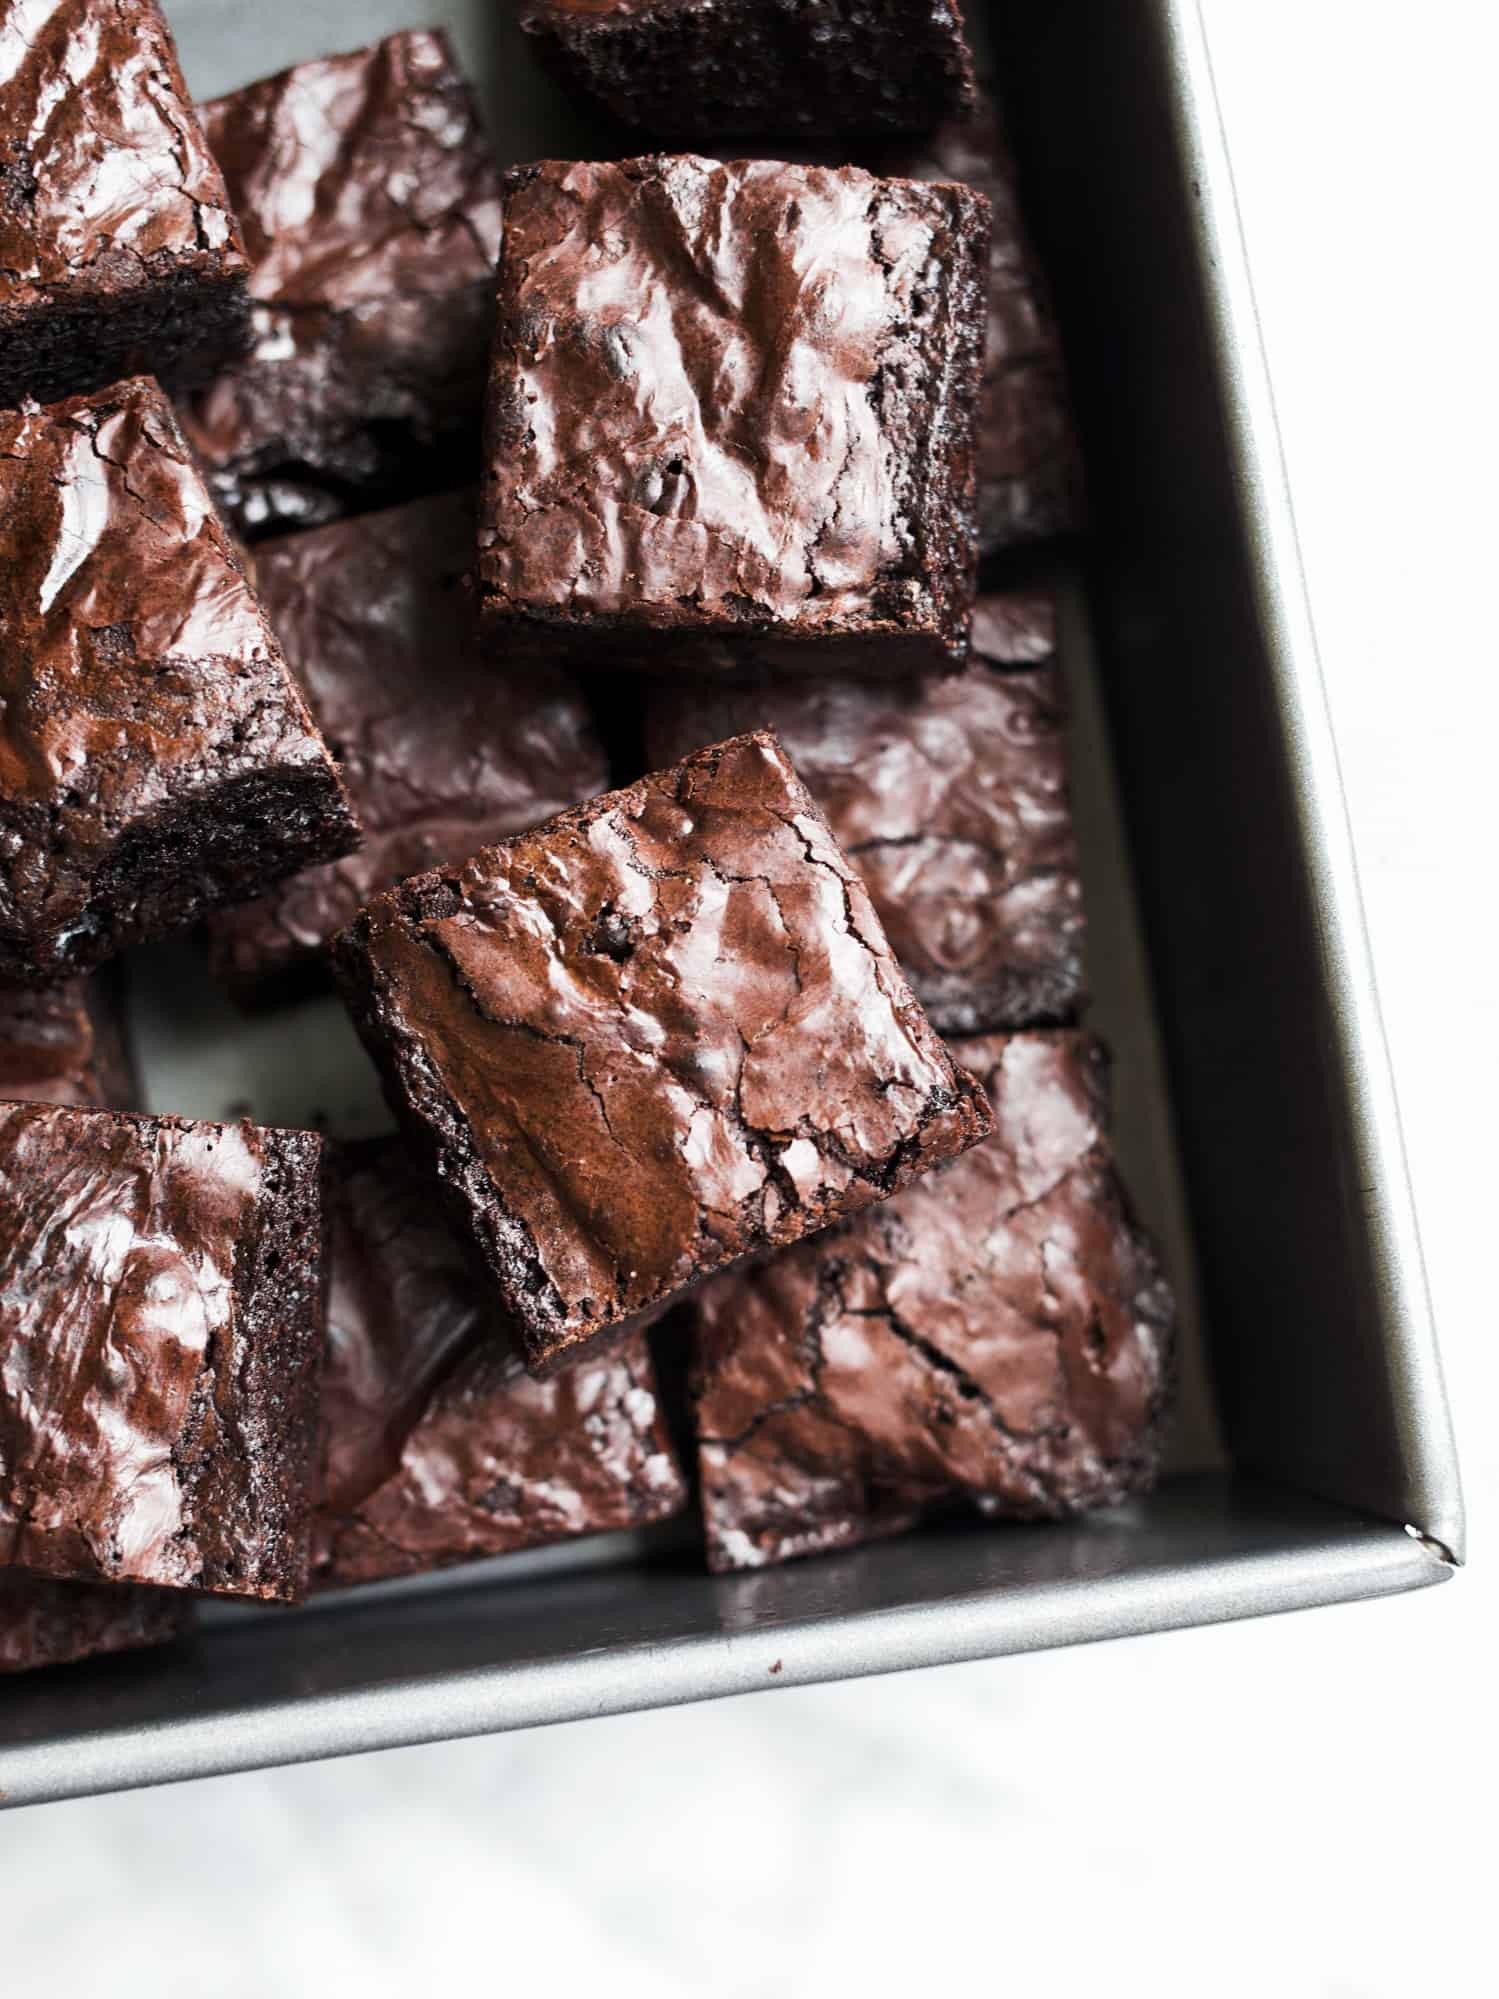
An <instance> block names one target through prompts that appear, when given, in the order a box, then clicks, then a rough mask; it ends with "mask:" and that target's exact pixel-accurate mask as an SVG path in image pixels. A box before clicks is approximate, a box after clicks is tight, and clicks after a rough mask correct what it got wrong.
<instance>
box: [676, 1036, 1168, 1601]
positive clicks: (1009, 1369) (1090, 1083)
mask: <svg viewBox="0 0 1499 1999" xmlns="http://www.w3.org/2000/svg"><path fill="white" fill-rule="evenodd" d="M953 1046H954V1049H955V1051H956V1052H957V1054H958V1055H959V1057H960V1059H961V1060H962V1061H963V1062H964V1063H966V1064H967V1065H968V1067H969V1068H971V1069H972V1070H973V1071H974V1072H975V1073H976V1074H977V1075H978V1076H979V1077H980V1078H981V1079H982V1080H983V1082H984V1085H985V1088H986V1089H987V1091H988V1094H989V1098H990V1102H991V1104H992V1107H993V1111H994V1133H993V1136H992V1137H991V1138H989V1139H988V1140H987V1141H986V1142H985V1143H984V1144H982V1145H979V1146H977V1147H975V1148H974V1150H973V1151H972V1152H970V1153H968V1154H966V1155H965V1156H964V1158H962V1159H960V1160H958V1161H956V1162H955V1163H954V1164H953V1165H952V1166H950V1167H948V1168H946V1169H944V1170H943V1171H941V1172H939V1173H936V1174H933V1175H931V1176H930V1177H929V1178H928V1179H926V1180H923V1181H921V1182H918V1184H917V1185H915V1186H914V1187H911V1188H908V1189H907V1190H906V1191H905V1192H904V1193H902V1194H900V1195H898V1196H897V1197H896V1198H895V1199H894V1200H893V1201H889V1202H886V1203H885V1204H884V1205H883V1206H882V1207H878V1208H874V1209H871V1210H870V1211H869V1212H868V1213H867V1214H864V1215H861V1216H859V1217H857V1218H856V1219H855V1220H854V1221H852V1222H851V1223H849V1224H848V1225H847V1226H846V1227H844V1228H840V1229H836V1230H834V1231H832V1232H830V1233H829V1234H827V1235H824V1236H820V1237H818V1238H816V1239H815V1240H813V1241H810V1242H806V1243H802V1244H799V1245H798V1246H797V1247H796V1248H795V1249H793V1250H790V1251H788V1252H787V1253H786V1254H784V1255H782V1256H779V1257H777V1258H775V1259H774V1261H772V1262H770V1263H768V1264H766V1265H765V1266H764V1267H763V1268H761V1269H759V1270H757V1271H756V1272H755V1273H754V1274H753V1276H745V1277H741V1276H738V1275H729V1276H725V1277H722V1278H718V1279H716V1280H714V1281H713V1282H712V1283H711V1284H709V1285H708V1286H706V1287H705V1288H704V1289H703V1290H702V1291H701V1292H700V1293H699V1294H698V1296H697V1299H696V1305H695V1309H696V1311H697V1314H698V1320H699V1328H700V1341H699V1351H698V1360H697V1366H698V1377H699V1378H698V1384H697V1423H698V1429H699V1435H700V1438H701V1440H702V1445H703V1475H704V1493H705V1512H706V1518H707V1523H708V1530H709V1537H710V1551H711V1552H712V1554H713V1556H714V1559H715V1561H716V1562H717V1564H718V1565H719V1566H725V1567H736V1568H737V1567H753V1566H756V1565H758V1564H759V1563H761V1562H764V1561H771V1560H778V1559H782V1558H784V1557H785V1556H786V1555H788V1554H798V1553H807V1552H812V1551H813V1550H814V1549H815V1548H818V1547H824V1546H834V1545H838V1544H839V1543H841V1542H846V1541H848V1540H857V1539H860V1538H862V1529H863V1526H864V1524H865V1522H866V1520H873V1521H875V1522H876V1523H877V1522H878V1520H879V1516H880V1514H881V1512H882V1511H883V1510H885V1509H888V1508H889V1507H890V1506H891V1505H892V1503H895V1504H903V1505H904V1506H906V1507H907V1508H908V1509H909V1508H913V1507H919V1506H920V1505H921V1504H923V1503H925V1502H928V1501H931V1500H936V1499H941V1498H943V1497H946V1496H948V1495H951V1494H957V1493H966V1494H968V1495H970V1496H972V1497H974V1498H976V1499H978V1500H979V1501H980V1502H981V1503H984V1504H985V1505H986V1506H988V1507H990V1508H992V1509H993V1510H996V1511H999V1512H1007V1513H1009V1512H1013V1513H1019V1514H1026V1515H1038V1514H1039V1515H1046V1514H1055V1513H1064V1512H1067V1511H1070V1510H1073V1509H1074V1508H1076V1507H1078V1506H1080V1505H1086V1504H1091V1503H1097V1502H1099V1501H1103V1500H1109V1499H1115V1498H1118V1497H1120V1496H1121V1495H1123V1494H1124V1493H1127V1492H1129V1491H1131V1490H1134V1489H1136V1488H1137V1487H1138V1486H1139V1485H1140V1484H1141V1483H1142V1482H1143V1481H1144V1480H1146V1479H1147V1478H1148V1477H1149V1475H1150V1473H1151V1471H1152V1470H1153V1468H1154V1464H1155V1460H1156V1456H1157V1453H1158V1448H1159V1435H1158V1431H1159V1425H1160V1421H1161V1417H1162V1413H1163V1408H1164V1404H1165V1401H1166V1396H1167V1389H1168V1386H1169V1381H1170V1377H1171V1329H1172V1321H1173V1311H1172V1304H1171V1298H1170V1293H1169V1291H1168V1290H1167V1288H1166V1285H1165V1283H1164V1281H1163V1280H1162V1278H1161V1276H1160V1272H1159V1269H1158V1267H1157V1264H1156V1262H1155V1258H1154V1255H1153V1253H1152V1251H1151V1249H1150V1246H1149V1244H1148V1242H1147V1241H1146V1239H1145V1238H1144V1237H1143V1236H1142V1235H1141V1233H1140V1232H1139V1230H1138V1229H1137V1228H1136V1226H1135V1224H1134V1222H1133V1220H1132V1218H1131V1215H1130V1213H1129V1210H1128V1207H1127V1205H1126V1203H1125V1201H1124V1198H1123V1195H1122V1192H1121V1190H1120V1187H1119V1183H1118V1180H1117V1178H1116V1175H1115V1172H1114V1167H1113V1161H1112V1156H1111V1152H1110V1148H1109V1144H1108V1139H1107V1136H1106V1133H1105V1130H1104V1116H1105V1102H1104V1083H1105V1063H1104V1057H1103V1054H1102V1051H1101V1050H1100V1048H1099V1046H1098V1044H1097V1043H1096V1042H1095V1041H1093V1040H1092V1039H1091V1038H1090V1037H1088V1036H1086V1035H1081V1034H1075V1033H1054V1034H1018V1035H1011V1036H999V1035H995V1036H988V1037H984V1038H980V1039H975V1040H966V1041H958V1042H955V1043H954V1044H953ZM803 1501H805V1502H806V1503H805V1504H803Z"/></svg>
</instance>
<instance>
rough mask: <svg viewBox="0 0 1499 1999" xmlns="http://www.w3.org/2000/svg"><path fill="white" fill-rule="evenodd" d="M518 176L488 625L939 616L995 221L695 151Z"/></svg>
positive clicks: (845, 180)
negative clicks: (957, 457) (983, 244)
mask: <svg viewBox="0 0 1499 1999" xmlns="http://www.w3.org/2000/svg"><path fill="white" fill-rule="evenodd" d="M506 179H507V201H506V214H505V233H504V242H503V246H502V251H501V261H500V277H499V307H498V310H499V328H498V333H497V339H496V347H495V358H494V366H493V373H492V378H491V385H490V395H491V401H490V409H489V422H488V434H487V441H486V452H485V456H486V476H487V480H488V488H487V496H486V499H487V504H486V511H485V516H484V518H483V520H482V521H481V531H480V578H481V582H482V584H483V587H484V590H485V593H486V597H487V599H488V601H489V603H490V605H491V607H492V608H498V609H505V608H510V607H519V608H521V609H529V610H541V611H544V612H552V613H563V612H565V613H566V614H568V615H569V616H578V615H580V614H589V613H593V614H600V615H603V616H606V617H607V616H611V615H628V616H630V617H631V618H634V619H637V620H642V621H644V622H647V623H651V624H657V625H661V626H680V625H684V624H685V625H692V626H701V625H703V624H705V623H706V624H718V625H722V626H726V627H732V626H734V625H736V624H743V623H745V622H746V621H748V622H750V623H752V624H753V623H756V622H759V623H761V624H764V623H766V622H769V621H785V620H794V621H795V622H796V623H797V624H798V625H799V626H801V627H802V628H804V629H807V630H816V629H818V628H822V627H833V628H837V627H839V626H840V625H842V624H843V623H845V622H846V621H848V620H850V619H853V620H856V621H858V622H860V623H861V624H864V625H871V626H879V625H882V624H893V625H897V626H898V625H901V624H903V623H905V622H906V621H908V620H910V619H913V618H914V619H922V618H925V617H928V616H930V615H931V614H930V606H929V603H928V583H929V579H928V578H927V577H926V576H925V574H924V564H925V557H924V552H923V540H922V532H923V530H922V522H921V512H922V504H923V493H924V490H925V487H924V480H925V477H926V468H927V467H928V465H929V464H930V463H931V462H932V461H933V460H934V459H935V457H937V456H938V455H940V453H941V451H942V450H943V448H944V424H945V410H944V407H943V402H944V392H945V388H944V383H945V378H944V376H943V368H942V361H943V358H944V352H943V350H944V349H945V344H946V342H947V340H948V337H949V324H948V318H947V315H948V314H949V312H950V310H951V307H950V298H949V287H950V286H951V285H952V284H954V283H960V282H961V272H962V269H963V267H964V258H965V255H967V254H969V252H968V251H967V249H966V247H965V243H964V241H963V238H964V235H965V232H967V231H968V230H970V229H971V228H972V227H973V219H974V214H975V213H976V211H977V210H978V209H980V208H981V206H982V204H981V203H979V202H978V201H977V200H976V198H975V197H973V196H971V195H969V194H968V193H967V191H966V190H964V189H958V188H937V187H924V186H918V185H916V184H914V183H911V182H903V181H881V180H877V179H875V178H874V177H873V176H872V175H869V174H865V173H861V172H859V171H858V170H856V169H854V168H851V167H849V168H837V169H828V168H819V167H800V166H789V165H785V164H782V163H778V162H776V161H769V160H758V161H739V162H735V163H732V164H729V165H722V164H718V163H715V162H714V161H712V160H708V159H705V158H699V157H695V156H691V155H686V156H679V157H666V156H661V157H655V158H646V159H638V160H625V161H621V162H618V163H615V164H610V165H589V164H583V163H578V162H561V161H545V162H542V163H541V164H539V165H536V166H530V167H520V168H516V169H514V170H513V171H512V172H511V173H510V174H509V175H508V176H507V177H506ZM980 226H981V225H980Z"/></svg>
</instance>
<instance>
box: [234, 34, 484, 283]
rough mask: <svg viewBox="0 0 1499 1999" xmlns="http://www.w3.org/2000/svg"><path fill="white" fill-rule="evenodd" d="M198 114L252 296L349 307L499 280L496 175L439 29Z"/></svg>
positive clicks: (284, 78)
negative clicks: (237, 231)
mask: <svg viewBox="0 0 1499 1999" xmlns="http://www.w3.org/2000/svg"><path fill="white" fill-rule="evenodd" d="M199 109H200V115H201V117H202V120H203V129H204V131H205V132H206V133H207V135H208V142H209V144H210V146H211V147H212V148H213V151H214V155H215V157H216V158H217V159H218V161H219V163H220V165H221V166H222V167H223V169H224V176H225V179H226V180H227V182H228V185H229V189H230V194H231V196H232V198H233V201H234V206H235V210H236V212H237V213H238V215H239V219H240V225H241V227H242V228H243V230H244V232H245V243H246V247H247V248H248V250H249V253H250V258H251V263H252V266H253V268H252V272H251V278H250V294H251V297H252V298H256V299H260V300H264V301H267V302H271V303H276V304H283V305H289V306H326V307H329V308H331V309H333V310H335V311H339V312H350V311H354V310H356V309H358V308H360V307H364V306H369V305H371V304H373V303H376V302H378V301H380V300H383V299H386V298H391V297H398V298H404V299H409V298H411V297H412V295H413V294H417V295H421V294H429V293H433V292H449V291H453V290H455V289H458V288H459V287H461V286H464V285H471V284H484V283H487V281H488V279H489V277H490V274H491V271H492V270H493V266H494V257H495V250H496V247H497V245H498V243H499V236H500V204H499V181H498V174H497V172H496V169H495V166H494V164H493V161H492V158H491V156H490V152H489V148H488V146H487V144H486V142H485V139H484V135H483V132H482V130H481V129H480V126H479V121H478V116H477V113H476V111H475V107H474V102H473V98H472V96H471V94H470V92H469V89H468V86H467V84H466V83H465V82H464V80H463V78H462V76H461V75H460V73H459V71H458V69H457V67H456V65H455V63H454V61H453V58H452V55H451V53H450V51H449V49H448V44H447V39H446V37H445V36H444V35H442V34H441V33H438V32H435V31H425V30H413V31H410V32H406V33H402V34H396V35H388V36H387V37H386V38H385V39H384V40H383V41H379V42H375V43H374V44H373V45H372V46H371V47H369V48H365V49H356V50H354V51H353V52H352V53H350V54H348V55H339V56H328V57H325V58H323V59H322V60H320V61H316V62H304V63H298V64H297V65H296V66H295V68H292V69H288V70H283V71H282V72H281V73H280V74H279V75H277V76H271V77H266V78H265V79H264V80H263V81H262V82H259V83H252V84H249V85H247V86H246V88H245V89H243V90H236V91H232V92H231V93H230V94H229V95H228V96H226V97H217V98H214V99H213V100H212V101H211V102H210V103H207V104H204V105H202V106H200V107H199ZM429 309H430V308H429Z"/></svg>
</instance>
